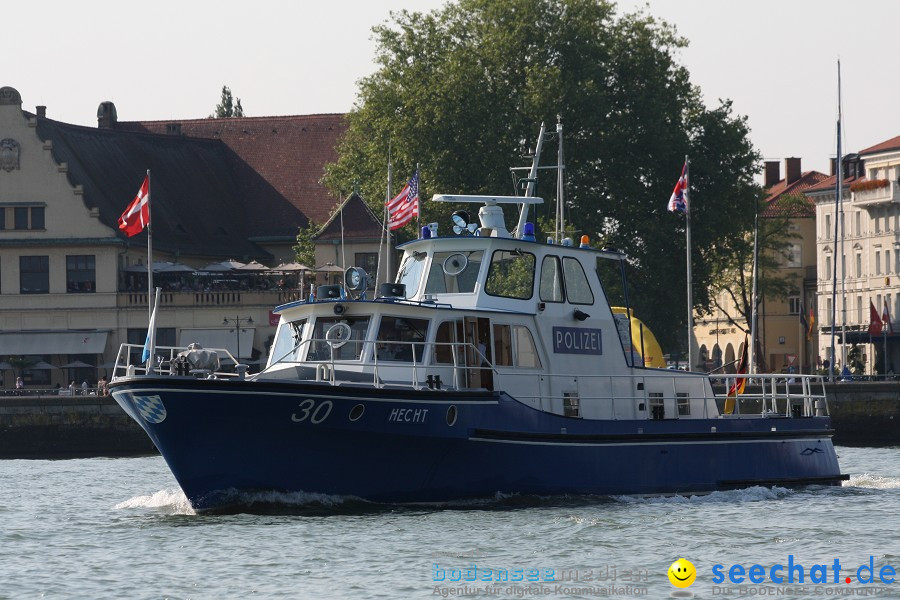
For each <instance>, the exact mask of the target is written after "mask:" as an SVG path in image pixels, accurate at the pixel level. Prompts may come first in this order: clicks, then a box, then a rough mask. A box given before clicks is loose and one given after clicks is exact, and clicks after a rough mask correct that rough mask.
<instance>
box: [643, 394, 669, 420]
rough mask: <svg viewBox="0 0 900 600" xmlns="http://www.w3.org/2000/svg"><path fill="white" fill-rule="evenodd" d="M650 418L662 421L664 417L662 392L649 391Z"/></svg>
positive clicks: (664, 409) (664, 407) (664, 408)
mask: <svg viewBox="0 0 900 600" xmlns="http://www.w3.org/2000/svg"><path fill="white" fill-rule="evenodd" d="M647 395H648V396H650V418H651V419H653V420H654V421H662V420H663V419H665V418H666V406H665V404H664V403H663V402H664V401H663V394H662V392H650V393H649V394H647Z"/></svg>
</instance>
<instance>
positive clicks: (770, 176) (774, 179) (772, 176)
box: [764, 160, 781, 189]
mask: <svg viewBox="0 0 900 600" xmlns="http://www.w3.org/2000/svg"><path fill="white" fill-rule="evenodd" d="M765 174H766V175H765V177H766V179H765V185H764V187H765V188H766V189H769V188H770V187H772V186H773V185H775V184H776V183H778V182H779V181H781V167H780V165H779V163H778V161H777V160H767V161H766V170H765Z"/></svg>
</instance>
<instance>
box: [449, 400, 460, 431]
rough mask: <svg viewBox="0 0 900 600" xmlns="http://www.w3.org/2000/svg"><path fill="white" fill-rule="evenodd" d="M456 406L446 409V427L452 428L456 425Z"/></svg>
mask: <svg viewBox="0 0 900 600" xmlns="http://www.w3.org/2000/svg"><path fill="white" fill-rule="evenodd" d="M457 416H458V415H457V411H456V406H455V405H454V406H451V407H450V408H448V409H447V425H449V426H450V427H453V426H454V425H456V417H457Z"/></svg>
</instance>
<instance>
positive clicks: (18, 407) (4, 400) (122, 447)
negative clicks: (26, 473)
mask: <svg viewBox="0 0 900 600" xmlns="http://www.w3.org/2000/svg"><path fill="white" fill-rule="evenodd" d="M156 452H157V451H156V447H155V446H154V445H153V442H151V441H150V438H148V437H147V434H145V433H144V431H143V430H142V429H141V428H140V427H139V426H138V424H137V423H135V422H134V420H132V418H131V417H129V416H128V415H126V414H125V412H124V411H123V410H122V409H121V408H120V407H119V405H118V404H116V401H115V400H113V399H112V398H111V397H108V396H2V397H0V458H87V457H95V456H142V455H148V454H156Z"/></svg>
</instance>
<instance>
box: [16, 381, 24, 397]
mask: <svg viewBox="0 0 900 600" xmlns="http://www.w3.org/2000/svg"><path fill="white" fill-rule="evenodd" d="M24 388H25V382H24V381H22V378H21V377H16V396H21V395H22V390H23V389H24Z"/></svg>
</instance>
